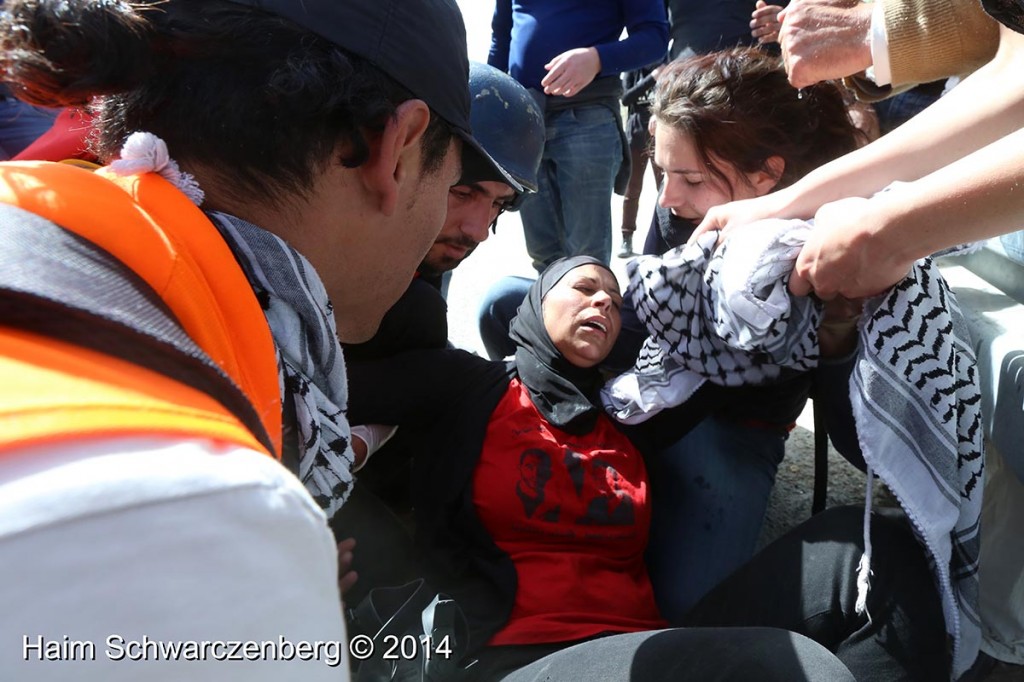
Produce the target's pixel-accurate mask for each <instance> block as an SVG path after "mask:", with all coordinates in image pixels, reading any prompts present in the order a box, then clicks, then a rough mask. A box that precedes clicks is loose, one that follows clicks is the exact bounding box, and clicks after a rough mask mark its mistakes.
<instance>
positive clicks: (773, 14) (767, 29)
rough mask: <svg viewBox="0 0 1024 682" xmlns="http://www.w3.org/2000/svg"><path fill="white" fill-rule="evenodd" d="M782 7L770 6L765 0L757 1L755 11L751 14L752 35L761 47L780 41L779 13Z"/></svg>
mask: <svg viewBox="0 0 1024 682" xmlns="http://www.w3.org/2000/svg"><path fill="white" fill-rule="evenodd" d="M781 11H782V6H781V5H769V4H768V3H766V2H765V1H764V0H757V3H756V4H755V5H754V11H753V12H752V13H751V14H750V35H751V36H753V37H754V38H757V42H758V44H759V45H764V44H765V43H776V42H778V40H779V27H780V26H781V25H782V24H781V22H780V21H779V12H781Z"/></svg>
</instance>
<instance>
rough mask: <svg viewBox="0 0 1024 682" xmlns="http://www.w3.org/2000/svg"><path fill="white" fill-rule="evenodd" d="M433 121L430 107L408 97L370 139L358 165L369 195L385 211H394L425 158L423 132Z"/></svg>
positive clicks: (391, 212)
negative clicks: (368, 146)
mask: <svg viewBox="0 0 1024 682" xmlns="http://www.w3.org/2000/svg"><path fill="white" fill-rule="evenodd" d="M428 125H430V109H429V108H428V107H427V104H426V103H425V102H424V101H423V100H420V99H409V100H406V101H404V102H402V103H401V104H399V105H398V106H397V107H396V108H395V114H394V116H392V117H391V118H389V119H388V121H387V124H386V125H385V126H384V130H383V131H381V133H380V134H379V135H378V136H377V137H376V139H373V140H371V141H370V157H369V158H368V159H367V160H366V161H365V162H364V163H363V164H362V165H361V166H360V167H359V170H360V171H361V174H362V176H363V183H364V185H365V187H366V190H367V192H368V193H369V194H370V196H373V197H376V198H377V201H378V202H379V204H378V206H379V209H380V211H381V212H382V213H384V214H385V215H391V214H393V213H394V211H395V208H396V207H397V206H398V196H399V194H400V189H401V187H402V185H403V184H404V183H406V182H409V181H410V180H412V181H415V180H416V179H417V178H418V177H419V174H420V172H421V168H422V160H423V148H422V144H421V142H422V140H423V133H424V132H425V131H426V129H427V126H428Z"/></svg>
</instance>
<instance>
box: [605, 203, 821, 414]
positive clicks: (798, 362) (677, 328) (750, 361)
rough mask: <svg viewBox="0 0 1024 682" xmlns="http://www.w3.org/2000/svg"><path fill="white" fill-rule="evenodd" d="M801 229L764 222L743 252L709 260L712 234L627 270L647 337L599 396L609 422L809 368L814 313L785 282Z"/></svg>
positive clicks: (735, 249) (749, 233)
mask: <svg viewBox="0 0 1024 682" xmlns="http://www.w3.org/2000/svg"><path fill="white" fill-rule="evenodd" d="M808 229H809V228H806V227H804V228H794V227H793V226H792V225H791V224H790V221H782V220H777V221H764V222H763V223H759V224H758V229H757V230H746V231H744V232H743V238H742V242H741V243H732V241H731V242H730V243H727V244H723V245H722V247H721V248H719V249H717V250H715V243H716V241H717V240H718V233H708V234H705V235H702V236H701V237H700V238H699V239H698V240H697V242H696V243H694V244H691V245H689V246H680V247H677V248H675V249H672V250H671V251H668V252H667V253H665V254H664V255H662V256H641V257H640V258H637V259H635V260H633V261H631V262H630V263H629V265H628V267H627V272H628V274H629V278H630V284H629V289H628V291H627V295H628V296H631V297H632V300H633V304H634V307H635V309H636V314H637V317H638V318H639V319H640V321H641V322H642V323H643V324H644V326H646V327H647V329H648V330H649V332H650V333H651V336H649V337H648V338H647V341H646V342H645V343H644V345H643V348H641V350H640V355H639V357H638V359H637V361H636V365H635V366H634V368H633V370H631V371H629V372H626V373H624V374H622V375H620V376H619V377H616V378H615V379H613V380H612V381H611V382H609V384H608V386H607V387H606V388H605V389H604V391H603V396H602V397H603V400H604V403H605V405H606V407H608V409H609V411H610V412H611V413H612V414H613V415H614V416H615V418H616V419H618V420H619V421H621V422H624V423H627V424H636V423H639V422H642V421H646V420H647V419H650V418H651V417H653V416H654V415H655V414H657V413H658V412H660V411H661V410H662V409H664V408H665V407H669V406H672V405H678V404H680V403H682V402H684V401H685V400H687V399H689V397H690V396H691V395H692V394H693V393H694V392H695V391H696V390H697V389H698V388H700V386H701V384H703V383H704V382H705V381H711V382H713V383H717V384H720V385H722V386H744V385H755V384H764V383H768V382H771V381H774V380H777V379H779V378H782V377H783V376H784V375H786V374H787V373H790V374H792V373H793V372H802V371H806V370H809V369H812V368H814V367H816V366H817V362H818V351H817V348H818V324H819V322H820V319H821V310H820V305H819V304H817V303H816V302H815V301H813V300H812V299H810V298H800V299H791V297H790V296H789V292H788V291H787V290H786V281H785V277H784V276H785V275H786V274H788V272H789V270H791V269H792V267H793V266H792V262H793V260H795V258H796V256H797V254H798V253H799V252H800V248H801V246H802V245H803V242H804V240H805V239H806V233H807V230H808ZM733 241H736V242H739V240H733ZM740 247H742V248H740ZM727 254H728V257H727Z"/></svg>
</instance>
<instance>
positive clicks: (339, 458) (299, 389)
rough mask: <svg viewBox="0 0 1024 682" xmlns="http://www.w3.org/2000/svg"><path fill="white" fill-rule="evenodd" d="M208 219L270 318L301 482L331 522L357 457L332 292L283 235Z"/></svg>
mask: <svg viewBox="0 0 1024 682" xmlns="http://www.w3.org/2000/svg"><path fill="white" fill-rule="evenodd" d="M209 215H210V217H211V218H212V219H213V221H214V224H215V225H216V226H217V227H218V229H220V231H221V233H222V234H223V235H224V238H225V239H226V240H227V242H228V244H229V245H230V246H231V250H232V251H233V252H234V254H235V257H236V258H237V259H238V261H239V264H240V265H241V267H242V269H243V270H244V271H245V274H246V277H247V278H248V279H249V282H250V284H251V285H252V287H253V291H254V292H255V293H256V296H257V298H258V299H259V301H260V305H261V306H262V307H263V312H264V314H265V315H266V316H267V322H268V323H269V325H270V331H271V335H272V336H273V338H274V344H275V345H276V346H277V352H278V371H279V375H278V380H279V383H280V388H281V396H282V398H283V399H284V403H285V404H286V405H288V404H294V412H295V429H296V431H297V434H296V435H297V439H296V440H297V441H298V450H299V453H298V455H299V456H298V460H299V461H298V477H299V480H301V481H302V483H303V485H304V486H305V487H306V490H308V491H309V493H310V494H311V495H312V496H313V499H315V500H316V502H317V504H319V505H320V507H321V508H323V510H324V511H325V512H326V513H327V516H328V518H330V517H332V516H333V515H334V514H335V512H337V511H338V509H340V508H341V505H342V504H344V502H345V500H347V499H348V495H349V493H350V492H351V489H352V463H353V461H354V454H353V452H352V447H351V445H350V429H349V424H348V419H347V418H346V417H345V409H346V407H347V405H348V384H347V382H346V378H345V362H344V359H343V357H342V352H341V345H340V344H339V342H338V335H337V329H336V327H335V323H334V314H333V312H332V308H331V303H330V301H329V300H328V297H327V292H326V290H325V289H324V285H323V283H322V282H321V281H320V277H319V276H318V275H317V274H316V271H315V270H314V269H313V266H312V265H311V264H310V263H309V261H307V260H306V259H305V258H304V257H303V256H302V254H300V253H299V252H298V251H296V250H295V249H293V248H291V247H290V246H288V244H286V243H285V242H284V241H283V240H281V239H280V238H278V237H277V236H275V235H273V234H271V233H270V232H267V231H266V230H263V229H261V228H259V227H257V226H255V225H253V224H251V223H248V222H246V221H244V220H242V219H240V218H237V217H235V216H231V215H228V214H225V213H216V212H211V213H209ZM285 421H286V422H288V421H289V420H288V419H287V415H286V419H285Z"/></svg>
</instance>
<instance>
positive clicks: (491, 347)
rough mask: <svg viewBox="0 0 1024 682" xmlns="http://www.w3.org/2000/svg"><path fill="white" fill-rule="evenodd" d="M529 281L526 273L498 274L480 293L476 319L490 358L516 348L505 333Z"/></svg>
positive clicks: (509, 353)
mask: <svg viewBox="0 0 1024 682" xmlns="http://www.w3.org/2000/svg"><path fill="white" fill-rule="evenodd" d="M531 284H533V280H532V279H528V278H526V277H516V276H510V277H502V278H501V279H499V280H498V281H497V282H495V283H494V284H492V285H491V287H490V288H489V289H488V290H487V291H486V292H485V293H484V297H483V300H482V301H481V302H480V312H479V313H478V314H477V322H478V324H479V327H480V340H481V341H483V344H484V350H486V351H487V357H488V358H490V359H491V360H502V359H504V358H507V357H508V356H509V355H513V354H514V353H515V352H516V344H515V343H513V342H512V339H510V338H509V337H508V326H509V324H510V323H511V322H512V318H514V317H515V316H516V311H517V310H518V309H519V304H521V303H522V302H523V300H524V299H525V298H526V293H527V292H528V291H529V290H530V285H531Z"/></svg>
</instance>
